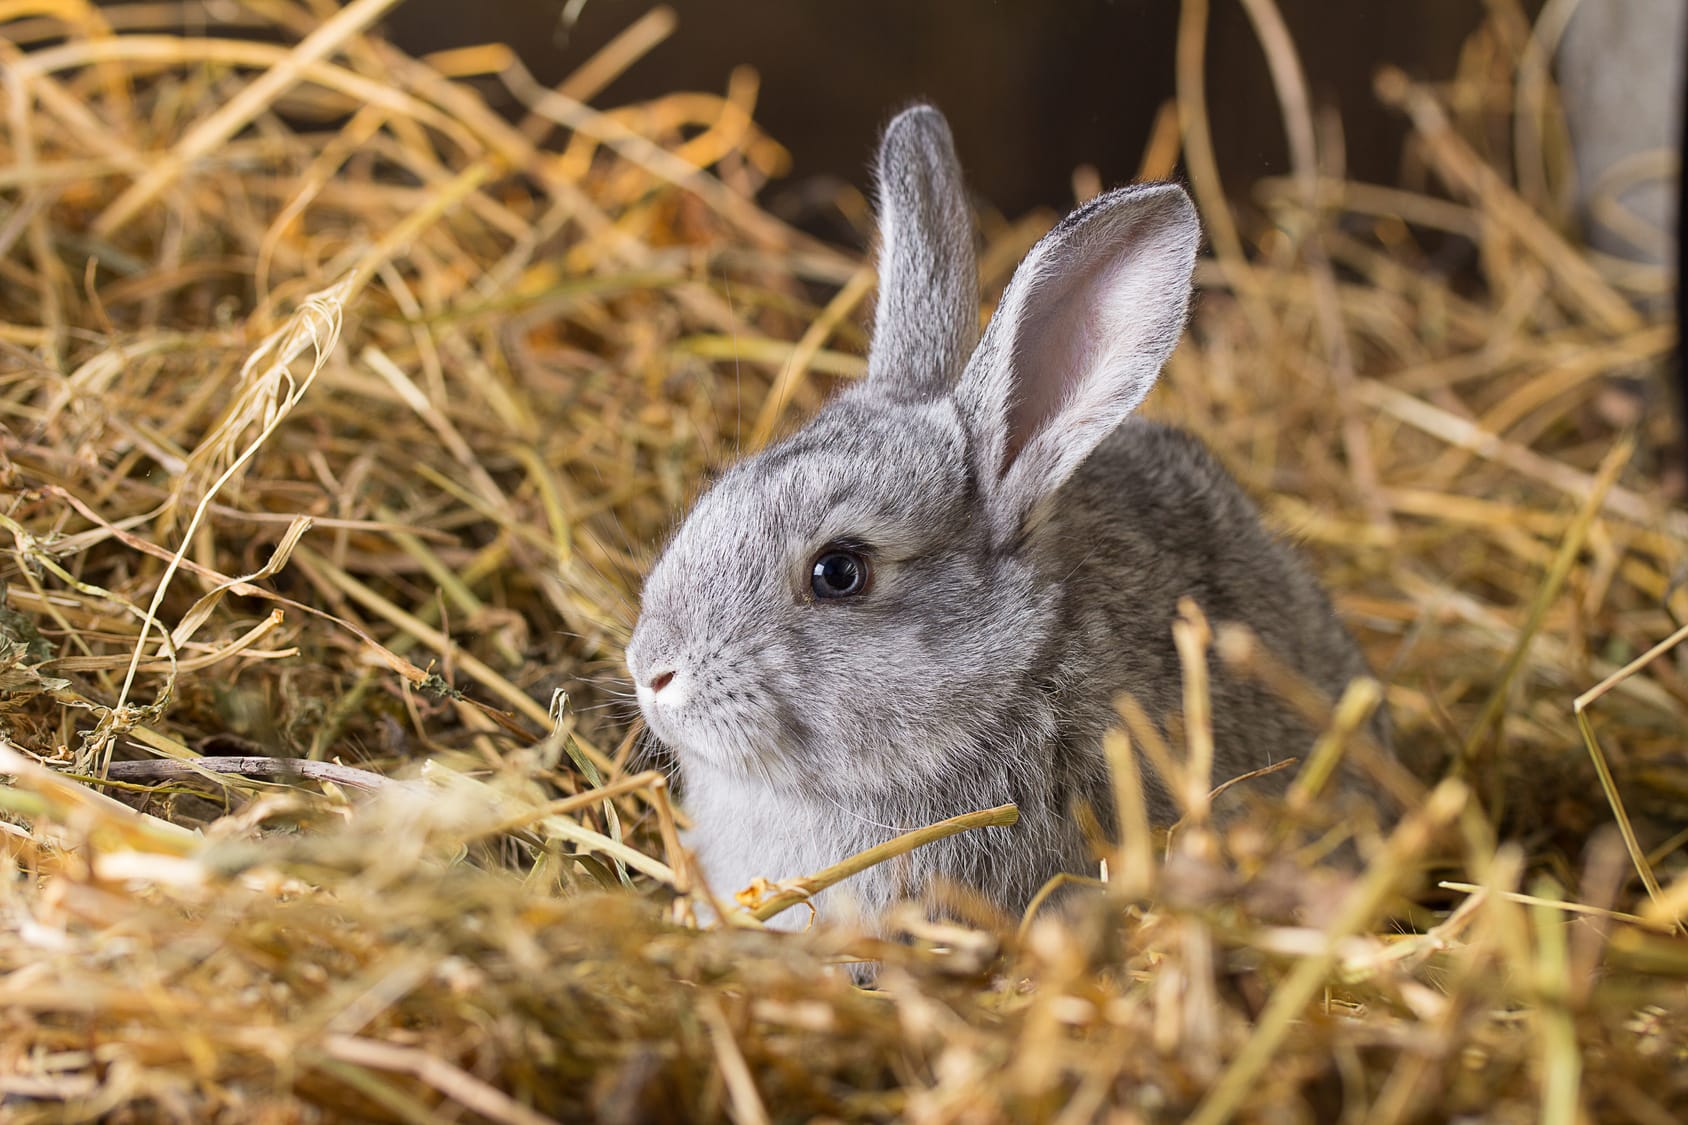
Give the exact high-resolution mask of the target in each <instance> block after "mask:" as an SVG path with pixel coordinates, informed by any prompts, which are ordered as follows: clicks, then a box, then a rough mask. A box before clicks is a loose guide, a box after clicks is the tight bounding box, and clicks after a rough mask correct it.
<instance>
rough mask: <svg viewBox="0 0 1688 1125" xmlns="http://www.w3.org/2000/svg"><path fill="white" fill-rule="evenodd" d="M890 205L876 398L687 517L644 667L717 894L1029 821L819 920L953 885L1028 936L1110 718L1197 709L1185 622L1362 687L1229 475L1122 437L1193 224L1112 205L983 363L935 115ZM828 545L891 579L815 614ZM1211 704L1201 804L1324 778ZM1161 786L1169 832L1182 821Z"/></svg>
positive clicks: (872, 393)
mask: <svg viewBox="0 0 1688 1125" xmlns="http://www.w3.org/2000/svg"><path fill="white" fill-rule="evenodd" d="M879 181H880V187H881V196H882V199H881V210H882V212H883V214H884V215H885V216H887V218H888V222H887V223H886V225H885V230H884V232H883V238H884V243H885V245H884V247H883V249H882V270H883V271H884V281H883V283H882V289H881V293H880V297H879V304H878V309H877V323H876V326H875V336H874V345H873V351H872V355H871V357H870V360H869V377H868V378H867V379H866V380H865V381H864V382H863V383H861V384H859V385H857V386H854V387H851V388H850V389H848V390H847V391H845V392H844V393H842V394H840V395H839V396H837V397H836V398H835V399H834V400H833V401H832V402H831V403H829V404H828V405H827V406H826V407H824V408H823V409H822V410H821V411H820V412H819V413H818V414H817V415H816V416H815V418H814V419H813V420H812V421H811V422H810V423H809V424H808V425H807V426H806V427H804V428H803V429H802V430H801V431H800V432H798V433H797V434H796V435H795V436H793V437H792V438H790V439H789V440H787V441H785V442H783V443H781V444H779V445H776V446H773V447H771V448H769V449H768V450H766V451H764V452H763V453H760V454H758V455H756V456H754V457H751V458H748V459H746V460H745V461H743V462H741V463H740V464H738V465H737V466H735V467H734V468H732V469H730V470H729V471H728V472H727V473H726V474H725V475H723V476H722V477H721V479H720V480H719V481H718V482H717V483H716V484H715V485H714V487H712V488H711V489H710V490H709V491H708V492H707V493H705V494H704V495H703V496H702V497H701V498H700V499H699V501H698V502H697V505H696V507H695V508H694V509H693V511H692V513H691V514H690V516H689V517H688V518H687V519H686V520H685V522H684V523H683V524H682V525H681V526H680V528H679V530H678V532H677V533H676V534H675V536H674V539H673V541H672V542H671V543H670V544H669V545H668V547H667V549H666V550H665V551H664V552H663V554H662V556H661V557H660V558H659V559H658V561H657V563H656V565H655V567H654V568H653V569H652V571H651V574H650V577H649V579H648V580H647V582H646V584H645V590H644V601H643V609H642V612H641V616H640V619H639V624H638V627H637V629H636V630H635V632H634V636H633V641H632V644H631V645H630V646H629V647H628V651H627V660H628V667H629V670H630V671H631V672H632V674H633V677H634V680H635V684H636V685H637V691H638V695H639V700H640V705H641V707H642V708H643V711H644V714H645V717H646V720H647V723H648V725H649V727H650V729H651V730H652V731H653V732H654V733H655V735H656V736H657V737H658V738H659V739H660V740H661V741H662V742H663V743H664V745H665V746H667V747H668V748H669V749H670V750H672V751H673V753H674V758H675V762H676V764H677V766H678V769H679V770H680V771H681V773H682V775H683V781H684V786H685V795H686V803H687V806H688V810H689V812H690V814H691V817H692V820H693V823H694V825H695V827H694V829H693V831H692V833H691V835H690V837H689V840H688V842H689V844H690V845H691V846H692V847H693V848H694V849H695V850H696V854H697V856H698V859H699V860H700V862H701V864H702V867H703V872H704V874H705V876H706V877H707V879H708V881H709V882H710V884H711V885H712V886H713V887H714V888H715V890H716V891H717V892H720V893H724V894H730V893H731V892H733V891H735V890H737V889H739V888H741V887H743V886H745V885H747V884H749V883H750V882H751V881H752V880H753V879H754V878H755V877H757V876H765V877H768V878H770V879H786V878H792V877H795V876H799V875H803V874H807V873H809V872H811V871H813V870H816V869H818V868H821V867H824V866H826V865H827V864H830V863H834V862H836V861H838V860H840V859H843V858H844V857H846V856H848V855H850V854H851V853H853V852H856V851H859V850H861V849H863V848H866V847H869V846H871V845H873V844H877V843H880V842H882V841H884V840H885V839H887V838H889V837H890V836H892V835H894V834H896V833H899V832H902V831H906V830H908V829H911V828H916V827H919V826H921V825H924V824H928V823H931V822H933V821H936V820H941V819H943V818H945V817H949V816H954V815H956V814H959V813H964V812H970V811H973V810H975V809H980V808H985V807H988V806H992V805H998V804H1003V803H1006V802H1010V801H1012V802H1013V803H1015V804H1017V805H1018V806H1019V807H1020V814H1021V817H1020V822H1019V823H1018V824H1017V825H1016V826H1014V827H1012V828H1001V829H989V830H985V831H981V832H972V833H967V834H964V835H961V836H957V837H952V838H951V839H949V840H946V841H943V842H941V843H939V844H936V845H933V846H930V847H927V848H924V849H922V850H920V851H918V852H916V853H915V854H914V855H913V856H911V857H910V858H909V859H908V860H907V861H905V862H902V863H893V864H887V865H884V866H882V867H880V868H876V869H874V870H871V871H868V872H866V873H864V874H862V875H860V876H858V877H856V878H855V879H853V880H850V881H849V882H848V883H846V884H845V885H843V886H841V887H839V888H837V889H836V890H834V891H830V892H827V893H825V894H823V895H821V896H819V898H818V900H817V905H818V907H819V909H820V910H821V911H822V913H823V914H834V915H848V914H851V913H857V914H858V915H859V917H860V918H861V920H863V921H865V922H866V923H868V924H869V925H871V924H873V922H874V920H875V919H876V918H877V917H878V915H879V914H880V913H881V912H882V911H883V910H884V909H885V908H886V907H887V906H888V905H890V904H891V903H892V902H894V901H896V900H898V899H900V898H903V897H908V896H918V895H919V894H921V893H922V892H923V891H924V890H925V889H926V888H927V887H928V885H929V883H930V880H931V879H932V878H933V877H934V876H941V877H943V878H945V879H947V880H949V881H952V882H958V883H962V884H966V885H970V886H973V887H975V888H977V889H978V890H980V891H982V892H983V893H984V894H985V896H986V897H987V898H988V899H989V900H990V901H992V902H994V903H996V904H997V905H999V906H1001V907H1002V908H1004V909H1006V910H1010V911H1018V910H1020V909H1021V908H1023V907H1024V906H1025V904H1026V902H1027V900H1028V899H1029V898H1030V896H1031V895H1032V894H1033V893H1034V892H1035V891H1036V890H1037V888H1038V887H1039V886H1040V885H1041V884H1042V883H1043V882H1044V881H1045V880H1046V879H1047V878H1049V877H1050V876H1051V875H1052V874H1054V873H1056V872H1058V871H1085V870H1091V869H1093V860H1092V857H1091V855H1090V854H1089V850H1088V848H1087V846H1086V843H1085V841H1084V839H1083V837H1082V835H1081V833H1080V831H1079V829H1078V827H1077V824H1076V822H1075V820H1074V818H1073V816H1072V809H1073V807H1074V806H1075V804H1077V803H1079V802H1084V803H1088V804H1089V805H1090V806H1091V808H1092V809H1093V810H1095V811H1097V812H1098V813H1099V814H1101V815H1102V816H1103V817H1104V823H1106V812H1107V810H1108V809H1109V808H1110V807H1111V797H1110V791H1109V789H1108V780H1107V774H1106V769H1105V768H1104V766H1103V764H1102V760H1101V754H1100V749H1099V746H1100V741H1101V736H1102V734H1103V732H1104V731H1105V730H1106V729H1107V728H1108V726H1109V725H1111V723H1112V722H1113V721H1114V708H1113V701H1114V699H1115V697H1116V696H1117V695H1118V694H1119V693H1121V692H1129V693H1131V694H1133V695H1134V696H1136V698H1137V699H1138V701H1139V702H1140V703H1141V704H1142V706H1143V707H1144V708H1145V709H1146V710H1147V711H1148V713H1149V714H1150V716H1151V717H1152V718H1154V719H1155V720H1156V721H1157V722H1161V723H1163V724H1164V723H1165V722H1166V720H1168V719H1169V718H1171V717H1172V716H1173V715H1174V714H1176V712H1177V711H1178V709H1179V706H1180V700H1181V689H1180V675H1179V668H1178V660H1177V656H1176V653H1175V652H1174V649H1173V645H1172V638H1171V622H1172V619H1173V617H1174V615H1175V612H1176V611H1175V607H1176V604H1177V601H1178V599H1179V598H1180V597H1185V596H1188V597H1192V598H1194V599H1195V601H1196V602H1197V603H1198V604H1199V605H1200V606H1201V607H1202V609H1203V610H1204V611H1205V612H1206V614H1207V615H1208V616H1209V618H1210V619H1212V620H1214V621H1215V622H1220V621H1236V622H1240V623H1242V624H1244V625H1247V626H1249V627H1250V628H1251V629H1253V631H1254V632H1255V633H1256V634H1258V635H1259V637H1260V638H1261V639H1262V640H1263V641H1264V643H1265V644H1266V646H1267V647H1268V648H1269V649H1270V650H1271V651H1272V652H1273V653H1274V654H1275V655H1276V656H1277V657H1278V658H1279V659H1281V660H1284V661H1286V662H1288V663H1289V664H1290V665H1291V666H1292V667H1294V668H1296V669H1298V670H1299V671H1300V672H1301V674H1302V675H1303V676H1305V677H1306V678H1307V679H1309V680H1310V681H1311V682H1313V683H1314V684H1316V685H1318V686H1319V687H1321V688H1323V689H1324V690H1325V691H1326V692H1328V693H1330V694H1331V695H1332V696H1335V695H1336V694H1337V693H1339V692H1340V691H1341V689H1342V687H1343V686H1344V684H1346V683H1347V681H1348V680H1350V679H1351V678H1353V677H1355V676H1359V675H1363V674H1364V673H1365V666H1364V663H1363V661H1362V659H1361V657H1360V655H1359V653H1358V651H1357V649H1356V648H1355V645H1354V643H1353V641H1352V639H1351V638H1350V637H1349V636H1348V635H1347V633H1346V632H1345V631H1344V630H1343V628H1342V626H1341V625H1340V624H1339V623H1338V622H1337V620H1336V617H1335V615H1334V613H1333V612H1332V610H1331V607H1330V604H1329V602H1328V601H1327V600H1326V598H1325V596H1324V594H1323V593H1322V592H1321V591H1320V589H1319V586H1318V584H1317V582H1316V581H1315V580H1314V579H1313V578H1312V577H1311V575H1310V574H1309V573H1308V571H1307V569H1306V568H1305V566H1304V565H1303V564H1302V563H1301V561H1300V560H1299V559H1298V558H1297V557H1296V555H1295V553H1294V552H1293V551H1292V550H1290V549H1289V548H1288V547H1286V546H1285V545H1283V544H1282V543H1279V542H1278V541H1276V540H1275V539H1273V538H1272V537H1271V536H1270V535H1269V534H1268V533H1267V532H1266V531H1265V530H1264V529H1263V528H1262V526H1261V524H1260V521H1259V515H1258V513H1257V511H1256V510H1255V508H1254V506H1253V504H1251V503H1250V501H1249V500H1248V499H1247V497H1246V496H1244V495H1243V493H1242V491H1241V489H1240V488H1238V486H1237V485H1236V483H1235V482H1234V481H1232V480H1231V478H1230V477H1229V476H1228V475H1227V474H1226V473H1225V471H1224V470H1223V469H1222V468H1220V466H1219V465H1218V463H1217V462H1216V461H1215V460H1214V459H1213V457H1212V456H1211V455H1210V454H1209V453H1208V452H1207V451H1206V450H1205V449H1204V448H1203V447H1202V446H1201V444H1200V443H1199V442H1197V441H1196V440H1195V439H1194V438H1191V437H1189V436H1188V435H1186V434H1183V433H1181V432H1179V431H1176V430H1172V429H1169V428H1167V427H1164V426H1160V425H1156V424H1153V423H1150V422H1146V421H1142V420H1139V419H1134V418H1130V417H1129V416H1130V414H1131V412H1132V411H1133V410H1134V409H1135V408H1136V407H1137V405H1138V404H1139V403H1140V402H1141V401H1142V399H1143V396H1144V395H1145V394H1147V393H1148V391H1149V389H1150V387H1151V386H1153V384H1154V381H1155V379H1156V378H1157V377H1158V375H1159V371H1160V368H1161V365H1162V364H1163V363H1164V361H1165V359H1166V357H1167V355H1168V354H1169V353H1170V352H1171V351H1172V348H1173V347H1174V346H1175V344H1176V343H1177V340H1178V336H1179V335H1180V333H1181V331H1182V329H1183V324H1184V318H1185V315H1186V311H1187V309H1188V305H1189V296H1190V277H1191V271H1192V269H1193V266H1194V261H1195V253H1196V247H1197V243H1198V242H1199V239H1200V229H1199V226H1198V223H1197V219H1196V216H1195V212H1194V209H1193V208H1192V207H1191V205H1190V203H1189V200H1188V198H1187V197H1186V196H1185V194H1184V192H1183V191H1182V190H1181V189H1179V188H1178V187H1176V186H1173V185H1150V186H1145V187H1135V188H1125V189H1122V190H1120V191H1116V192H1112V193H1109V194H1107V195H1104V196H1102V197H1100V198H1099V199H1097V200H1095V201H1094V202H1092V203H1090V204H1088V205H1087V206H1086V207H1084V208H1082V209H1080V210H1079V211H1077V212H1075V213H1074V214H1073V215H1071V216H1069V217H1068V219H1067V220H1065V221H1064V222H1063V223H1061V224H1060V225H1059V226H1058V227H1056V229H1055V230H1054V231H1052V232H1051V233H1050V234H1049V235H1048V236H1047V237H1046V238H1045V239H1044V240H1043V241H1042V242H1040V243H1039V244H1038V246H1037V247H1036V248H1035V249H1034V250H1033V251H1032V252H1031V253H1030V254H1029V255H1028V256H1027V259H1026V261H1025V262H1024V263H1023V264H1022V265H1021V267H1020V269H1019V270H1018V271H1017V272H1016V274H1015V277H1014V280H1013V282H1012V283H1011V284H1010V286H1009V288H1008V291H1007V293H1006V294H1005V295H1004V298H1003V301H1002V304H1001V306H1000V308H999V309H998V311H997V314H996V316H995V317H994V318H993V319H992V322H991V324H990V326H989V328H988V329H987V331H986V333H985V337H984V339H983V341H982V342H981V343H980V344H979V346H978V348H977V350H976V351H974V353H973V355H972V356H971V359H970V360H967V358H966V355H965V349H966V348H967V347H969V346H970V345H971V343H972V341H973V339H974V337H975V335H976V323H977V317H976V312H975V309H976V289H977V280H976V276H975V268H974V260H973V249H972V230H971V224H970V219H969V218H968V216H967V213H966V210H965V206H964V203H963V198H964V197H963V195H962V189H961V183H960V178H959V173H957V172H956V162H955V156H954V153H953V151H952V147H951V144H950V140H949V133H948V130H947V129H946V128H945V127H944V125H943V119H942V118H941V117H940V116H939V115H938V114H937V112H936V111H935V110H932V109H930V108H925V107H921V108H917V109H914V110H910V111H908V112H907V113H904V114H903V115H902V116H900V117H898V118H897V119H896V120H895V121H894V122H892V124H891V126H890V128H889V129H888V130H887V133H886V137H885V140H884V143H883V146H882V148H881V153H880V171H879ZM964 361H965V362H964ZM840 541H842V542H847V543H851V544H857V545H861V546H864V547H866V548H867V549H868V550H869V552H870V557H871V559H872V561H873V565H874V579H873V584H872V587H871V588H870V589H869V590H868V592H867V593H865V594H862V595H860V596H857V597H854V598H846V599H839V600H833V601H820V600H816V599H814V598H813V597H812V595H811V594H810V592H809V574H810V566H811V564H812V560H813V559H814V558H815V556H816V554H817V553H818V552H819V551H821V550H822V548H824V547H826V546H827V545H828V544H831V543H834V542H840ZM664 672H672V673H673V676H674V678H673V680H672V682H670V683H668V684H667V685H666V687H665V688H664V689H663V690H662V691H661V692H660V693H659V692H657V691H654V690H653V689H652V682H653V680H655V679H656V678H657V677H658V676H659V674H661V673H664ZM1213 694H1214V700H1213V703H1214V706H1213V711H1214V723H1215V742H1216V761H1215V771H1214V775H1215V776H1214V780H1215V782H1216V783H1217V782H1220V781H1223V780H1226V779H1228V778H1231V777H1235V776H1237V775H1240V774H1243V773H1246V772H1249V771H1251V770H1255V769H1258V768H1260V767H1262V766H1266V765H1269V764H1271V763H1273V762H1275V761H1279V760H1282V759H1283V758H1285V757H1289V756H1300V755H1303V754H1304V753H1305V752H1306V750H1307V747H1308V745H1309V743H1310V741H1311V738H1312V732H1310V731H1309V730H1307V729H1306V728H1305V727H1304V726H1303V725H1302V724H1301V723H1299V722H1298V721H1296V720H1295V719H1294V718H1292V717H1291V715H1290V714H1289V712H1288V711H1287V710H1286V709H1285V708H1284V707H1283V706H1282V705H1281V704H1279V703H1278V702H1277V701H1276V700H1274V699H1272V698H1270V697H1269V696H1268V695H1267V694H1265V693H1264V692H1263V691H1261V690H1259V689H1257V688H1255V687H1253V686H1251V685H1250V684H1247V683H1244V682H1240V681H1238V680H1234V679H1232V678H1229V677H1227V676H1225V675H1224V674H1223V672H1222V671H1221V670H1219V669H1218V668H1217V667H1216V668H1215V680H1214V684H1213ZM1377 730H1378V732H1379V733H1380V734H1382V733H1384V731H1385V727H1384V725H1383V723H1382V721H1381V720H1380V722H1379V725H1378V727H1377ZM1145 775H1146V776H1149V777H1150V778H1151V793H1150V796H1151V801H1150V803H1151V809H1150V811H1151V813H1152V815H1153V816H1154V817H1155V819H1156V820H1157V821H1158V822H1160V823H1167V822H1169V821H1170V820H1171V819H1173V818H1174V817H1175V815H1176V810H1175V808H1174V806H1173V804H1172V802H1171V801H1170V800H1169V799H1168V798H1167V796H1166V795H1165V793H1164V792H1162V791H1160V790H1159V789H1158V788H1155V787H1154V786H1153V784H1152V775H1149V774H1148V771H1145ZM1283 781H1284V778H1283V775H1282V774H1278V775H1272V776H1271V777H1270V778H1268V779H1262V781H1261V782H1260V783H1258V784H1260V785H1262V786H1264V787H1268V788H1277V787H1281V785H1282V784H1283ZM787 917H788V918H789V920H790V921H791V922H792V923H800V922H802V921H803V917H802V915H801V912H792V913H791V914H788V916H787Z"/></svg>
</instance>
